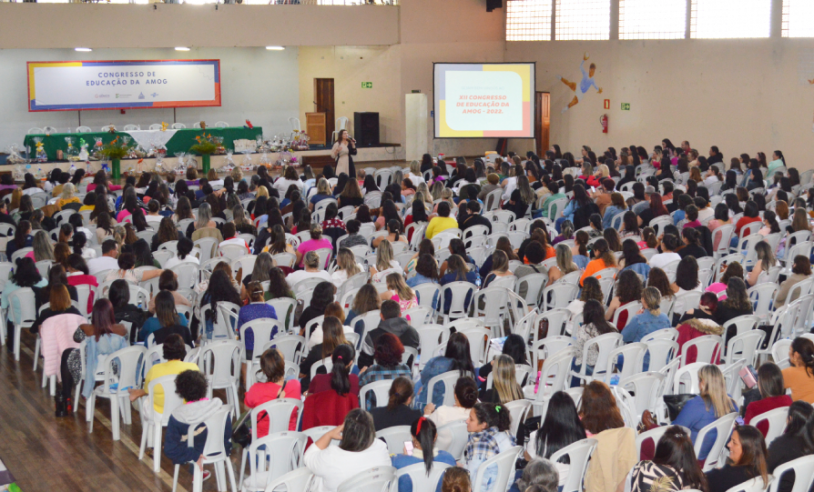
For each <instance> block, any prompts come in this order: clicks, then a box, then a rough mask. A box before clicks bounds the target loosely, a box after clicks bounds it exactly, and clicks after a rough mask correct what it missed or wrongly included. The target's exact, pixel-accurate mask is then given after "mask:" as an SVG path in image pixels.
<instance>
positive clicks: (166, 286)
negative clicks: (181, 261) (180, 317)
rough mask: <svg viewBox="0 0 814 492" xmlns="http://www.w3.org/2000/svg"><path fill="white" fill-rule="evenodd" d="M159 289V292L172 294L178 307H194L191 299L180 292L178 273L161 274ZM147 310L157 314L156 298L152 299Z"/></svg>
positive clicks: (168, 271)
mask: <svg viewBox="0 0 814 492" xmlns="http://www.w3.org/2000/svg"><path fill="white" fill-rule="evenodd" d="M158 289H159V291H164V290H166V291H167V292H170V293H172V297H173V299H175V305H176V306H192V303H191V302H190V301H189V299H187V298H186V296H184V295H183V294H180V293H179V292H178V275H176V273H175V272H173V271H172V270H164V271H163V272H161V275H160V276H159V277H158ZM147 310H148V311H150V312H151V313H154V312H155V297H153V298H152V299H150V303H149V305H148V308H147Z"/></svg>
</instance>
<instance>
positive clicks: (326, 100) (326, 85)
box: [314, 79, 336, 144]
mask: <svg viewBox="0 0 814 492" xmlns="http://www.w3.org/2000/svg"><path fill="white" fill-rule="evenodd" d="M314 105H315V106H316V107H315V108H314V111H316V112H317V113H325V133H326V136H327V137H328V138H331V135H332V134H333V132H334V127H335V126H336V116H335V113H334V79H314ZM330 143H331V144H332V143H333V142H330Z"/></svg>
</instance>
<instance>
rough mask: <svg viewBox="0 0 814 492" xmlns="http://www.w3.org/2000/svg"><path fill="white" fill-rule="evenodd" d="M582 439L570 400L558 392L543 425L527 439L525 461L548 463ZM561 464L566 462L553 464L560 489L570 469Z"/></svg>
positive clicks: (582, 430) (580, 426)
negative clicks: (555, 454) (535, 459)
mask: <svg viewBox="0 0 814 492" xmlns="http://www.w3.org/2000/svg"><path fill="white" fill-rule="evenodd" d="M586 437H587V436H586V435H585V428H584V427H583V426H582V422H581V421H580V419H579V414H578V413H577V407H576V405H575V404H574V400H573V399H572V398H571V396H569V395H568V393H565V392H563V391H558V392H556V393H554V394H553V395H551V399H550V400H549V401H548V409H547V410H546V416H545V420H543V424H542V425H541V426H540V428H539V429H538V430H536V431H534V432H532V433H531V434H530V435H529V441H528V443H527V444H526V450H525V458H526V460H528V461H531V460H533V459H534V458H538V457H539V458H545V459H549V458H551V456H552V455H553V454H554V453H556V452H557V451H559V450H561V449H563V448H565V447H568V446H570V445H571V444H574V443H575V442H577V441H580V440H582V439H585V438H586ZM563 461H567V460H561V461H558V462H556V463H554V466H556V467H557V471H558V472H559V479H560V485H564V484H565V483H566V481H567V480H568V472H569V471H570V469H571V465H570V464H569V463H567V462H563Z"/></svg>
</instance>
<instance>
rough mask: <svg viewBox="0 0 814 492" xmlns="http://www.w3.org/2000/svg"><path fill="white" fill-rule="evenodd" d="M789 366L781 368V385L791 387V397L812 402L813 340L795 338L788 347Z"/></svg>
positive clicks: (813, 388)
mask: <svg viewBox="0 0 814 492" xmlns="http://www.w3.org/2000/svg"><path fill="white" fill-rule="evenodd" d="M789 362H790V363H791V367H787V368H785V369H783V386H784V387H785V388H786V389H791V399H792V400H794V401H798V400H803V401H806V402H808V403H814V342H812V341H811V340H809V339H808V338H795V339H794V341H793V342H791V347H789Z"/></svg>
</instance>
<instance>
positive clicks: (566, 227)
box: [560, 175, 574, 239]
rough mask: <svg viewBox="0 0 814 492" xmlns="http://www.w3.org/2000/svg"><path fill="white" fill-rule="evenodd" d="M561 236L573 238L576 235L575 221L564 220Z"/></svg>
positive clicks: (561, 226)
mask: <svg viewBox="0 0 814 492" xmlns="http://www.w3.org/2000/svg"><path fill="white" fill-rule="evenodd" d="M569 176H570V175H569ZM560 236H561V237H562V238H563V239H571V238H573V237H574V223H573V222H571V221H570V220H566V221H564V222H563V223H562V224H561V225H560Z"/></svg>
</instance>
